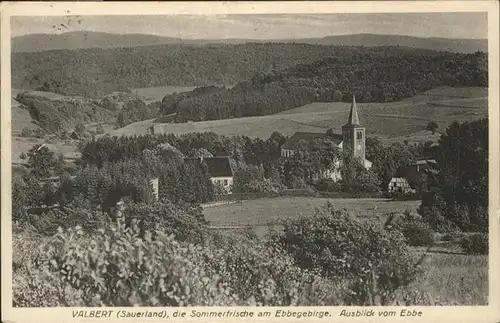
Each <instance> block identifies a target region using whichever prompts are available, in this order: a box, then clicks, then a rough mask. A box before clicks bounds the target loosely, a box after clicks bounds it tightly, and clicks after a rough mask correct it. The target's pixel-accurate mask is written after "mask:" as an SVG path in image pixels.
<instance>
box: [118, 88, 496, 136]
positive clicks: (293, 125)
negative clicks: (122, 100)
mask: <svg viewBox="0 0 500 323" xmlns="http://www.w3.org/2000/svg"><path fill="white" fill-rule="evenodd" d="M487 91H488V89H486V88H439V89H433V90H430V91H427V92H424V93H421V94H418V95H416V96H414V97H412V98H407V99H404V100H402V101H398V102H389V103H366V104H364V103H359V104H358V110H359V114H360V119H361V122H362V123H363V124H364V125H365V126H366V129H367V130H366V131H367V134H368V135H376V136H379V137H380V138H381V139H382V140H385V141H389V142H391V141H394V137H401V140H400V141H402V140H408V141H409V142H421V141H426V140H429V138H430V137H429V136H425V135H423V134H422V132H423V130H424V129H425V126H426V124H427V123H428V122H429V121H435V122H436V123H437V124H438V125H439V129H445V128H446V127H447V126H448V125H449V124H450V123H452V122H454V121H464V120H473V119H479V118H482V117H485V116H487V113H488V109H487V106H488V104H487ZM349 107H350V104H349V103H341V102H332V103H312V104H308V105H305V106H301V107H298V108H295V109H291V110H288V111H284V112H281V113H278V114H274V115H268V116H259V117H245V118H237V119H225V120H214V121H201V122H192V123H181V124H155V123H153V120H147V121H142V122H140V123H134V124H130V125H128V126H126V127H124V128H121V129H118V130H115V131H113V132H112V133H111V134H112V135H134V134H142V133H146V132H147V129H148V128H149V127H151V126H154V128H155V133H176V134H184V133H188V132H207V131H213V132H216V133H220V134H224V135H245V136H249V137H260V138H268V137H269V136H270V135H271V134H272V132H274V131H279V132H281V133H283V134H285V135H291V134H293V133H294V132H296V131H306V132H324V131H326V130H327V129H328V128H334V129H338V131H339V132H340V129H341V127H342V125H343V124H344V123H345V121H346V119H347V115H348V111H349ZM395 124H397V127H395V126H394V125H395ZM412 134H416V136H415V138H413V137H412ZM429 134H430V133H429ZM403 137H405V138H404V139H402V138H403ZM433 137H436V136H432V137H431V138H430V139H431V140H432V139H433Z"/></svg>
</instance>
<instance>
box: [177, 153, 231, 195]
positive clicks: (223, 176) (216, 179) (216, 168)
mask: <svg viewBox="0 0 500 323" xmlns="http://www.w3.org/2000/svg"><path fill="white" fill-rule="evenodd" d="M184 160H185V161H188V162H195V163H199V164H202V163H203V164H205V165H206V166H207V171H208V174H209V176H210V180H211V181H212V184H214V185H219V186H220V187H222V188H224V190H225V191H226V192H227V193H228V194H231V192H232V187H233V182H234V171H233V168H232V166H231V162H230V160H229V157H228V156H215V157H187V158H185V159H184Z"/></svg>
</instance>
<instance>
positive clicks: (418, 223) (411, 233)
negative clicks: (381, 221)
mask: <svg viewBox="0 0 500 323" xmlns="http://www.w3.org/2000/svg"><path fill="white" fill-rule="evenodd" d="M389 218H390V219H392V221H391V223H390V224H391V225H393V226H394V227H395V228H396V229H398V230H399V231H401V233H402V234H403V236H404V237H405V239H406V242H407V243H408V245H410V246H415V247H420V246H424V247H430V246H432V245H434V242H435V235H434V231H433V230H432V229H431V227H430V225H429V224H428V223H427V222H425V221H424V219H423V218H422V217H421V216H419V215H418V214H413V213H411V212H409V211H405V212H404V214H402V215H395V214H391V215H390V216H389ZM387 224H389V223H387Z"/></svg>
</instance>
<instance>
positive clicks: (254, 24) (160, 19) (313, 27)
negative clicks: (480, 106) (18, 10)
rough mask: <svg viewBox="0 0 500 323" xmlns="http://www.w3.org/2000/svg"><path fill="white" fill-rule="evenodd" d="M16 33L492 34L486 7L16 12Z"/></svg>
mask: <svg viewBox="0 0 500 323" xmlns="http://www.w3.org/2000/svg"><path fill="white" fill-rule="evenodd" d="M11 27H12V28H11V33H12V36H20V35H26V34H33V33H55V34H57V33H62V32H70V31H82V30H87V31H101V32H108V33H117V34H134V33H138V34H154V35H158V36H167V37H180V38H184V39H225V38H245V39H286V38H317V37H325V36H330V35H347V34H358V33H373V34H390V35H408V36H417V37H444V38H476V39H478V38H483V39H486V38H487V31H488V23H487V14H486V13H468V12H461V13H390V14H382V13H377V14H360V13H355V14H307V15H302V14H300V15H299V14H283V15H278V14H260V15H255V14H247V15H211V16H209V15H168V16H166V15H163V16H145V15H137V16H49V17H47V16H45V17H40V16H38V17H12V18H11Z"/></svg>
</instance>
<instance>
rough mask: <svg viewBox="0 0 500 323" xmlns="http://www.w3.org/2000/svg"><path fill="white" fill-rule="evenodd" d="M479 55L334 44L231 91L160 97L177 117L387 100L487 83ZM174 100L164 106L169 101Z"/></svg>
mask: <svg viewBox="0 0 500 323" xmlns="http://www.w3.org/2000/svg"><path fill="white" fill-rule="evenodd" d="M486 60H487V57H486V55H485V54H484V53H480V52H477V53H474V54H452V53H445V52H429V51H420V50H410V49H405V48H397V47H385V48H363V47H338V48H336V50H335V52H334V53H333V54H332V56H330V57H326V58H322V59H319V60H317V61H315V62H313V63H310V64H298V65H297V66H294V67H291V68H289V69H287V70H284V71H274V72H271V73H267V74H264V73H258V74H256V75H255V76H254V77H253V78H252V79H251V80H249V81H245V82H240V83H238V84H237V85H236V86H234V87H233V88H231V89H222V90H219V91H214V92H212V93H208V94H207V93H201V94H200V95H185V96H184V97H182V98H180V97H179V100H177V101H176V100H172V98H173V97H172V96H171V97H165V98H164V99H163V105H162V110H163V111H167V112H169V113H172V112H177V121H179V122H183V121H188V120H193V121H199V120H217V119H227V118H233V117H235V118H238V117H245V116H261V115H267V114H273V113H277V112H280V111H284V110H288V109H292V108H295V107H299V106H302V105H305V104H308V103H312V102H331V101H333V102H335V101H344V102H347V101H350V100H351V99H352V94H355V95H356V99H357V101H359V102H390V101H398V100H401V99H403V98H407V97H411V96H414V95H415V94H417V93H419V92H423V91H426V90H429V89H432V88H435V87H438V86H443V85H445V86H483V87H486V86H487V83H488V73H487V62H486ZM172 101H174V102H173V103H172V104H170V105H168V103H169V102H172Z"/></svg>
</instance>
